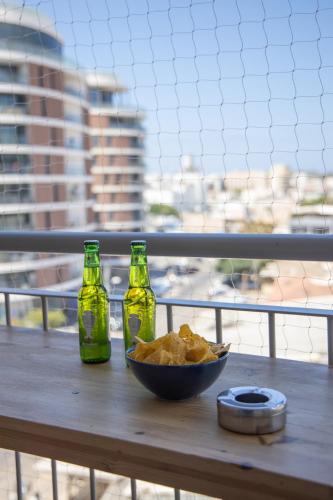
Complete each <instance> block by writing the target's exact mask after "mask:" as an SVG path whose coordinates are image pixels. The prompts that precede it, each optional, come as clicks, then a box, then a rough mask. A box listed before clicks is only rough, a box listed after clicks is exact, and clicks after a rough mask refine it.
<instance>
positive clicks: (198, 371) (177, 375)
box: [126, 347, 229, 399]
mask: <svg viewBox="0 0 333 500" xmlns="http://www.w3.org/2000/svg"><path fill="white" fill-rule="evenodd" d="M133 349H134V348H133V347H132V348H131V349H129V350H128V351H127V352H128V353H129V352H131V351H132V350H133ZM228 357H229V353H226V354H224V355H223V356H222V357H220V358H219V359H217V360H216V361H210V362H209V363H201V364H198V365H180V366H168V365H153V364H150V363H144V362H142V361H135V360H134V359H132V358H130V357H129V356H127V355H126V358H127V361H128V364H129V366H130V367H131V369H132V370H133V373H134V375H135V376H136V378H137V379H138V380H139V382H141V384H142V385H144V386H145V387H146V388H147V389H149V390H150V391H151V392H153V393H154V394H156V396H158V397H159V398H162V399H187V398H191V397H193V396H197V395H198V394H200V393H201V392H203V391H205V390H206V389H208V387H210V386H211V385H212V384H213V382H215V380H216V379H217V377H218V376H219V375H220V373H221V372H222V370H223V368H224V366H225V364H226V362H227V359H228Z"/></svg>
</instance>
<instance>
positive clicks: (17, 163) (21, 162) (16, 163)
mask: <svg viewBox="0 0 333 500" xmlns="http://www.w3.org/2000/svg"><path fill="white" fill-rule="evenodd" d="M29 171H31V162H30V157H29V156H27V155H0V172H1V173H4V174H5V173H9V174H10V173H26V172H29Z"/></svg>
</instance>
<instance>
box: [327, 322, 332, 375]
mask: <svg viewBox="0 0 333 500" xmlns="http://www.w3.org/2000/svg"><path fill="white" fill-rule="evenodd" d="M327 355H328V360H327V363H328V366H329V367H330V368H333V318H327Z"/></svg>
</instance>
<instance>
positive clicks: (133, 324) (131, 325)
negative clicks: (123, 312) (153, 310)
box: [128, 314, 141, 340]
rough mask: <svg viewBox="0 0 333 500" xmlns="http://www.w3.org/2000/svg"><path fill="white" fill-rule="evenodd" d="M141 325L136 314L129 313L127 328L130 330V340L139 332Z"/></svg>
mask: <svg viewBox="0 0 333 500" xmlns="http://www.w3.org/2000/svg"><path fill="white" fill-rule="evenodd" d="M140 327H141V319H140V318H139V316H138V315H137V314H130V315H129V318H128V329H129V331H130V334H131V337H132V340H134V337H136V335H137V334H138V333H139V331H140Z"/></svg>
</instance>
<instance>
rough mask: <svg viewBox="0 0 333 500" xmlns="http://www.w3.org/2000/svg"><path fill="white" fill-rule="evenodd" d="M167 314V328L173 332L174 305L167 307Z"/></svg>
mask: <svg viewBox="0 0 333 500" xmlns="http://www.w3.org/2000/svg"><path fill="white" fill-rule="evenodd" d="M166 312H167V328H168V332H173V314H172V305H171V304H167V306H166Z"/></svg>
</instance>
